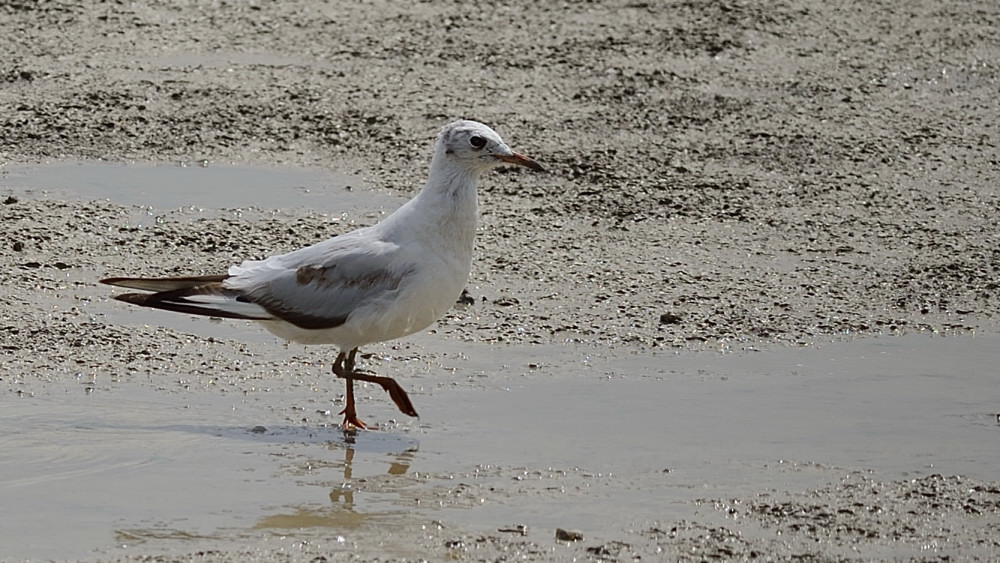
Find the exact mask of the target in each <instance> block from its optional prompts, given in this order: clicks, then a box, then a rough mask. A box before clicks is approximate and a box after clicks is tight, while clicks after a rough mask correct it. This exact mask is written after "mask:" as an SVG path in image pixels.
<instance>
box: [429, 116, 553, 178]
mask: <svg viewBox="0 0 1000 563" xmlns="http://www.w3.org/2000/svg"><path fill="white" fill-rule="evenodd" d="M434 160H436V161H440V162H442V163H446V164H447V165H451V166H456V167H459V168H462V169H465V170H466V171H467V172H469V173H470V174H471V175H473V176H478V175H479V174H481V173H483V172H485V171H487V170H489V169H490V168H493V167H496V166H500V165H502V164H516V165H518V166H524V167H527V168H530V169H532V170H535V171H538V172H544V171H545V169H544V168H542V166H541V165H540V164H538V163H537V162H535V161H534V160H532V159H531V158H529V157H527V156H524V155H523V154H518V153H516V152H514V151H512V150H510V147H508V146H507V144H506V143H504V142H503V139H501V138H500V135H497V132H496V131H494V130H492V129H490V128H489V127H487V126H486V125H483V124H482V123H479V122H477V121H468V120H460V121H453V122H451V123H449V124H448V125H445V126H444V128H443V129H441V134H440V135H438V139H437V144H436V146H435V151H434Z"/></svg>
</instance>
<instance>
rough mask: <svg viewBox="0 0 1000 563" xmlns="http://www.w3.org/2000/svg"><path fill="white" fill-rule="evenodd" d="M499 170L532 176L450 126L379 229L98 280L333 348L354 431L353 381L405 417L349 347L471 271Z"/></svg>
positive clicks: (492, 145) (400, 325) (425, 309)
mask: <svg viewBox="0 0 1000 563" xmlns="http://www.w3.org/2000/svg"><path fill="white" fill-rule="evenodd" d="M503 164H514V165H519V166H525V167H527V168H530V169H532V170H535V171H539V172H541V171H544V169H543V168H542V166H541V165H539V164H538V163H537V162H535V161H534V160H532V159H531V158H529V157H527V156H524V155H522V154H518V153H516V152H514V151H512V150H511V149H510V148H509V147H508V146H507V144H506V143H504V142H503V140H502V139H501V138H500V136H499V135H497V133H496V132H495V131H493V130H492V129H490V128H489V127H487V126H486V125H483V124H482V123H478V122H475V121H467V120H460V121H455V122H452V123H449V124H448V125H446V126H445V127H444V128H443V129H442V130H441V133H440V134H439V135H438V138H437V142H436V143H435V146H434V156H433V158H432V160H431V166H430V175H429V177H428V179H427V183H426V184H425V185H424V187H423V188H422V189H421V190H420V192H419V193H418V194H417V195H416V196H414V197H413V199H411V200H410V201H408V202H406V203H405V204H403V205H402V206H401V207H400V208H399V209H397V210H396V211H395V212H393V213H392V214H391V215H389V216H388V217H386V218H385V219H383V220H382V221H381V222H379V223H377V224H375V225H372V226H370V227H364V228H360V229H357V230H354V231H350V232H348V233H344V234H342V235H339V236H336V237H333V238H331V239H328V240H325V241H323V242H320V243H317V244H314V245H312V246H308V247H305V248H302V249H299V250H295V251H292V252H289V253H287V254H278V255H275V256H271V257H269V258H266V259H264V260H248V261H245V262H243V263H242V264H239V265H237V266H232V267H230V268H229V272H228V273H227V274H219V275H214V276H191V277H164V278H127V277H117V278H107V279H103V280H100V281H101V283H104V284H108V285H114V286H118V287H125V288H129V289H136V290H140V291H142V292H144V293H125V294H121V295H116V296H115V299H117V300H119V301H125V302H127V303H132V304H135V305H142V306H145V307H153V308H156V309H165V310H169V311H177V312H180V313H190V314H196V315H208V316H213V317H223V318H230V319H248V320H252V321H257V322H258V323H260V324H262V325H263V326H264V328H266V329H267V330H269V331H271V332H272V333H274V334H276V335H277V336H279V337H281V338H284V339H286V340H291V341H293V342H299V343H302V344H334V345H336V346H338V347H339V348H340V353H339V354H338V355H337V359H336V360H335V361H334V364H333V373H334V374H336V375H337V376H338V377H341V378H343V379H345V380H346V383H347V394H346V397H345V403H346V405H345V407H344V410H343V411H341V414H343V415H344V422H343V426H344V428H348V429H349V428H365V424H364V423H363V422H362V421H361V420H360V419H359V418H358V415H357V411H356V410H355V406H354V381H355V380H360V381H367V382H371V383H377V384H378V385H380V386H381V387H382V388H383V389H385V390H386V391H387V392H388V393H389V396H390V397H391V398H392V400H393V402H394V403H395V404H396V406H397V407H398V408H399V410H400V411H402V412H403V413H405V414H407V415H409V416H417V411H416V409H414V408H413V403H411V402H410V399H409V397H408V396H407V394H406V391H404V390H403V388H402V387H400V385H399V384H398V383H396V381H395V380H394V379H392V378H391V377H384V376H378V375H375V374H373V373H370V372H365V371H360V370H358V369H356V368H355V356H356V355H357V353H358V348H359V347H361V346H364V345H366V344H371V343H374V342H383V341H386V340H392V339H395V338H400V337H403V336H406V335H409V334H413V333H414V332H417V331H420V330H423V329H425V328H427V327H428V326H430V325H431V324H432V323H433V322H434V321H436V320H438V319H439V318H441V316H442V315H444V313H445V312H446V311H447V310H448V309H449V308H451V306H452V305H453V304H454V303H455V302H456V300H457V299H458V297H459V296H460V295H461V293H462V290H463V289H464V287H465V285H466V283H467V282H468V279H469V273H470V271H471V269H472V250H473V244H474V239H475V234H476V224H477V205H478V203H477V199H478V198H477V193H476V184H477V182H478V180H479V176H480V175H481V174H482V173H483V172H486V171H487V170H490V169H491V168H494V167H496V166H500V165H503Z"/></svg>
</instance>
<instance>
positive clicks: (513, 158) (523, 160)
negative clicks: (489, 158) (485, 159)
mask: <svg viewBox="0 0 1000 563" xmlns="http://www.w3.org/2000/svg"><path fill="white" fill-rule="evenodd" d="M497 158H498V159H500V160H502V161H504V162H506V163H507V164H516V165H518V166H524V167H526V168H530V169H532V170H534V171H535V172H545V169H544V168H542V165H541V164H538V163H537V162H535V161H534V160H532V159H530V158H528V157H526V156H524V155H523V154H518V153H516V152H515V153H511V155H510V156H506V155H497Z"/></svg>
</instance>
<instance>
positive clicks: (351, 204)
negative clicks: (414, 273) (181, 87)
mask: <svg viewBox="0 0 1000 563" xmlns="http://www.w3.org/2000/svg"><path fill="white" fill-rule="evenodd" d="M0 190H3V191H4V192H5V193H12V194H14V195H21V196H29V197H48V198H76V199H87V200H95V199H96V200H105V199H109V200H111V201H113V202H115V203H119V204H122V205H140V206H146V207H153V208H157V209H177V208H183V207H192V206H193V207H196V208H207V209H233V208H247V207H254V208H257V209H289V208H296V207H309V208H313V209H321V210H327V211H335V212H342V211H344V210H347V209H355V208H374V207H376V206H378V205H388V206H390V207H393V208H395V207H397V206H398V205H399V204H400V203H402V201H403V199H402V198H398V197H394V196H391V195H389V194H388V192H386V193H378V194H374V193H373V192H372V191H371V190H369V189H368V188H364V187H363V181H362V180H361V179H360V178H357V177H354V176H348V175H344V174H337V173H335V172H331V171H329V170H324V169H320V168H300V167H297V168H275V167H266V166H233V165H222V164H209V165H206V166H202V165H200V164H197V163H192V164H190V165H187V166H181V165H167V164H164V165H151V164H101V163H55V164H48V165H44V166H7V167H5V168H4V170H3V173H2V175H0Z"/></svg>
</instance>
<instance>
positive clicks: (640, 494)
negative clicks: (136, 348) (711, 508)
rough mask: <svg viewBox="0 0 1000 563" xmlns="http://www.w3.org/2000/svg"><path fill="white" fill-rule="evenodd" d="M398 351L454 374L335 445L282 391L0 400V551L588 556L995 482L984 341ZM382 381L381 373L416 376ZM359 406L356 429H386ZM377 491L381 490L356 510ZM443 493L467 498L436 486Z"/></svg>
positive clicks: (414, 382) (435, 379) (437, 375)
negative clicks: (624, 537) (803, 512)
mask: <svg viewBox="0 0 1000 563" xmlns="http://www.w3.org/2000/svg"><path fill="white" fill-rule="evenodd" d="M416 341H417V343H416V344H415V345H416V346H426V347H427V348H428V349H432V350H438V351H440V350H446V352H439V356H438V358H439V361H440V365H441V366H446V367H448V368H449V369H452V368H453V369H454V374H453V376H450V377H449V376H445V375H442V374H445V373H447V372H445V371H444V370H440V369H438V370H432V371H430V372H429V373H415V374H414V376H413V377H411V378H403V377H401V378H400V379H401V381H402V382H403V383H404V385H405V386H406V387H408V388H409V389H410V390H411V394H412V397H413V399H414V400H415V402H416V404H417V405H418V409H419V410H420V411H421V413H422V414H423V418H422V419H420V420H419V421H416V420H414V421H403V422H402V423H401V424H399V425H393V424H385V423H383V425H384V429H383V430H381V431H370V432H360V433H358V434H357V435H356V436H353V437H352V436H346V435H345V434H344V433H343V432H341V431H339V430H337V429H336V428H333V427H324V426H322V425H321V423H316V422H312V423H310V424H298V423H290V422H289V421H288V420H286V419H284V418H283V417H282V416H280V415H279V414H278V412H276V410H275V409H274V408H272V407H273V406H275V405H284V406H287V405H290V404H291V405H303V407H302V411H303V413H304V414H303V416H308V417H311V418H313V419H314V420H315V417H316V415H315V414H314V411H315V410H316V408H317V407H316V406H315V402H316V397H315V394H314V393H312V392H310V391H309V390H308V389H303V388H302V386H288V385H284V386H282V385H281V384H280V382H276V385H275V387H274V388H273V389H271V390H270V392H269V393H267V394H262V395H259V396H249V397H248V396H242V395H240V396H231V395H229V394H225V393H215V392H205V391H196V390H190V391H177V390H168V389H166V388H159V389H156V388H150V387H148V386H146V385H143V384H142V383H141V382H129V381H120V382H111V383H101V382H99V383H98V384H97V385H96V387H95V389H94V390H93V391H91V392H89V393H84V392H83V390H82V385H81V383H79V382H68V383H54V384H52V385H50V386H49V387H47V388H46V391H45V392H44V393H35V396H32V397H29V396H24V397H21V398H20V399H15V400H10V399H6V400H5V401H4V402H5V404H4V405H3V409H2V414H0V424H3V425H4V427H5V428H8V429H9V430H8V432H7V433H6V436H5V447H4V448H3V449H2V450H0V471H2V472H3V474H4V475H5V478H4V480H3V481H2V483H0V502H2V504H3V506H4V507H5V511H7V512H8V513H10V514H18V515H19V516H18V517H17V518H13V519H11V518H7V519H5V524H4V526H3V529H2V532H0V546H3V548H2V553H4V554H5V555H7V556H12V557H40V558H49V557H81V556H86V555H88V554H92V553H93V550H97V551H100V552H106V551H111V552H115V553H120V552H121V550H124V551H125V552H127V551H129V550H130V549H132V548H135V547H136V546H143V549H185V546H194V545H197V543H198V542H199V541H203V540H211V541H213V542H219V541H232V542H239V541H242V540H247V539H249V538H255V539H258V540H259V539H260V538H262V537H264V538H266V537H269V536H271V535H274V534H279V535H282V536H284V535H286V534H296V535H301V536H302V537H303V538H311V539H312V540H313V541H316V539H317V538H320V537H321V538H324V539H325V541H332V542H333V543H334V544H336V542H341V541H343V542H346V543H348V544H349V542H350V538H351V533H352V530H354V529H356V528H357V527H359V526H385V525H387V524H391V523H392V522H395V521H397V520H401V519H405V520H410V521H412V520H413V519H417V520H420V519H422V520H425V521H427V522H428V523H430V522H434V521H443V522H449V521H460V522H462V523H463V524H465V525H472V526H482V527H483V528H484V529H495V528H496V527H497V526H500V525H516V524H522V525H526V526H528V527H529V529H532V530H539V532H538V533H540V534H543V537H550V534H551V530H552V529H553V528H554V527H557V526H558V527H564V528H566V527H569V528H579V529H581V530H585V531H587V532H588V533H590V534H591V535H593V534H595V533H597V534H599V533H600V531H601V530H613V529H621V528H623V527H628V526H631V525H635V526H640V525H643V523H648V522H653V521H659V520H668V521H669V520H670V519H673V518H682V517H685V516H688V517H689V516H690V514H691V511H692V505H691V504H690V501H693V500H696V499H715V498H730V497H733V496H738V495H746V494H751V495H752V494H754V493H756V492H761V491H767V490H770V489H778V490H782V489H785V488H788V489H790V490H799V489H801V488H802V487H808V486H811V485H820V484H822V483H825V482H827V481H828V480H830V479H831V478H835V477H837V476H839V475H842V474H844V473H846V472H848V471H850V470H855V469H866V470H873V471H874V472H875V473H876V474H877V475H878V476H879V477H881V478H887V479H895V478H904V477H917V476H922V475H927V474H931V473H943V474H955V473H957V474H963V475H967V476H970V477H975V478H980V479H995V476H996V467H998V466H1000V428H998V427H997V422H996V417H995V411H996V410H997V399H996V395H995V394H994V393H991V392H990V390H992V389H994V388H995V387H996V372H995V369H994V365H995V364H994V357H995V350H996V349H997V346H998V344H1000V339H998V338H997V337H996V336H992V335H990V336H985V337H983V336H981V337H977V338H966V337H947V338H946V337H934V336H924V335H915V336H906V337H898V338H889V337H887V338H879V339H872V340H859V341H853V342H845V343H836V344H829V345H826V346H823V347H821V348H818V349H779V350H773V351H767V352H760V353H752V354H735V355H717V354H704V355H702V354H681V355H676V354H627V355H618V354H611V353H609V352H610V351H606V350H598V349H580V348H573V347H537V346H535V347H508V346H502V347H495V346H485V345H473V344H466V343H450V342H447V341H443V340H442V339H440V338H437V337H433V336H429V335H428V336H421V337H419V338H417V339H416ZM265 347H266V346H265ZM276 348H277V347H276ZM275 353H279V351H278V350H277V349H276V350H275ZM397 364H401V362H386V363H383V364H381V367H382V369H383V371H385V370H386V369H388V370H391V371H392V372H393V373H399V372H408V371H414V369H413V368H412V366H408V365H397ZM529 364H535V365H536V366H538V368H537V369H531V368H529ZM316 377H318V378H319V377H327V376H326V375H317V376H316ZM371 393H372V397H373V398H372V399H371V400H366V401H365V402H363V403H362V404H361V406H360V408H361V412H362V417H363V418H364V417H366V415H368V416H373V417H375V418H376V420H378V417H379V416H388V417H389V418H392V417H394V416H396V413H394V412H392V408H391V404H390V403H389V402H388V401H387V400H386V398H385V397H383V396H382V393H380V392H375V391H371ZM326 406H327V408H329V405H326ZM319 408H322V405H320V407H319ZM336 418H337V417H336V416H330V417H327V419H328V420H329V422H330V423H331V424H335V422H336ZM256 426H263V427H265V428H266V430H264V431H263V432H261V433H255V432H254V431H253V430H252V429H253V428H254V427H256ZM258 430H260V429H258ZM421 476H423V477H421ZM379 477H387V478H389V479H390V481H388V482H384V483H381V484H380V487H379V488H377V489H376V490H372V489H371V488H370V486H368V485H367V484H366V482H367V481H369V480H371V479H377V478H379ZM450 479H455V481H454V482H449V480H450ZM522 479H523V481H520V480H522ZM459 483H461V484H463V485H465V486H466V487H467V488H466V496H469V495H471V497H472V498H469V499H465V500H464V501H459V500H455V499H454V498H451V497H450V495H451V494H452V493H451V492H444V489H442V487H444V488H448V490H449V491H450V490H451V488H453V487H454V486H456V484H459ZM480 484H481V486H480ZM479 496H482V498H476V497H479ZM418 498H424V499H426V503H424V504H420V503H417V504H415V503H414V500H413V499H418ZM56 530H58V531H59V533H54V531H56ZM543 532H544V533H543ZM331 534H333V535H332V536H331ZM331 538H332V539H331Z"/></svg>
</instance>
